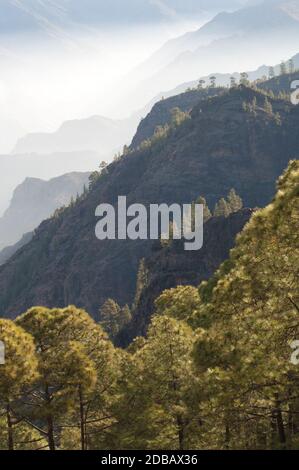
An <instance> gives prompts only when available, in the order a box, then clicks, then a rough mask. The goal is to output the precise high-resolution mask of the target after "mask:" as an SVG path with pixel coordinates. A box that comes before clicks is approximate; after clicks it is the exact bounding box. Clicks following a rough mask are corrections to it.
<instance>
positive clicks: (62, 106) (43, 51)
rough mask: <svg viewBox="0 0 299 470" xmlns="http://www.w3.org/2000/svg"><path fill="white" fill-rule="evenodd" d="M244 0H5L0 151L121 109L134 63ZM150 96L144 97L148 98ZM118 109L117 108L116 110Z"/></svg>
mask: <svg viewBox="0 0 299 470" xmlns="http://www.w3.org/2000/svg"><path fill="white" fill-rule="evenodd" d="M240 3H244V1H242V0H221V1H220V0H209V1H207V0H109V1H107V0H84V1H82V0H59V1H58V0H0V70H1V73H0V128H1V133H0V154H1V153H7V152H9V151H10V150H11V149H12V147H13V146H14V143H15V141H16V139H17V138H18V137H20V136H22V135H23V134H25V133H27V132H41V131H54V130H55V129H56V128H57V127H59V125H60V124H61V123H62V122H63V121H64V120H67V119H74V118H84V117H88V116H91V115H93V114H101V115H105V116H108V117H119V116H125V115H126V114H129V113H130V112H131V111H132V110H133V109H134V103H133V101H132V107H131V109H119V110H118V106H117V97H118V96H121V94H122V88H123V87H126V86H127V84H126V83H125V80H126V79H125V77H126V75H127V73H128V71H129V70H131V69H132V68H134V67H135V66H136V65H137V64H139V63H140V62H142V61H144V60H145V59H146V58H147V57H148V56H149V55H150V54H151V53H152V52H154V51H155V50H156V49H157V48H158V47H160V46H161V45H162V44H163V43H164V42H165V41H167V40H168V39H170V38H172V37H175V36H177V35H180V34H182V33H184V32H186V31H190V30H194V29H196V28H198V27H200V26H201V25H202V24H203V23H204V22H205V21H206V20H208V19H209V18H211V17H212V15H213V14H214V13H215V12H217V11H219V10H220V9H222V8H236V7H237V6H238V5H239V4H240ZM144 104H145V103H144ZM112 110H113V111H112Z"/></svg>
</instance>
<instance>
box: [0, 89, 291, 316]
mask: <svg viewBox="0 0 299 470" xmlns="http://www.w3.org/2000/svg"><path fill="white" fill-rule="evenodd" d="M254 100H256V105H255V109H254V112H251V111H249V110H248V106H247V105H246V106H244V104H248V103H253V102H254ZM269 102H270V103H271V106H272V109H271V110H270V111H269V106H268V111H267V110H265V96H264V95H263V94H261V93H259V92H257V91H254V90H252V89H248V88H241V89H233V90H230V91H228V92H227V93H225V94H224V95H221V96H219V97H214V98H210V99H207V100H204V101H202V102H200V103H199V104H197V105H196V106H195V107H194V109H193V111H192V113H191V119H188V120H186V121H185V122H184V123H183V124H182V125H181V126H180V127H178V128H176V129H175V130H173V131H172V132H171V133H170V135H168V137H166V138H164V139H161V140H160V141H158V142H156V143H155V144H154V145H152V146H151V147H150V148H147V149H145V150H139V151H134V152H132V153H129V154H128V155H126V156H124V157H123V158H122V159H121V160H119V161H117V162H114V163H113V164H111V165H110V166H109V167H108V170H107V173H106V174H104V175H102V177H101V178H100V179H99V180H98V182H97V183H96V184H95V185H94V187H93V189H92V191H91V192H90V193H89V194H88V195H87V197H86V198H85V199H82V200H81V201H80V202H79V203H78V204H76V205H75V206H74V207H72V208H69V209H67V210H66V211H65V212H64V213H63V214H61V215H60V216H59V217H56V218H53V219H51V220H47V221H45V222H43V223H42V224H41V226H40V227H39V229H38V230H37V231H36V234H35V236H34V238H33V240H32V241H31V242H30V243H29V244H27V245H26V246H25V247H23V248H22V249H21V250H20V251H19V252H18V253H17V254H16V255H15V256H14V257H13V258H12V259H11V260H10V261H9V262H8V263H6V264H5V265H4V266H2V267H1V268H0V310H1V313H2V315H5V316H9V317H14V316H16V315H17V314H19V313H21V312H22V311H24V310H25V309H26V308H28V307H30V306H31V305H34V304H39V305H40V304H41V305H47V306H64V305H66V304H69V303H73V304H76V305H78V306H79V307H84V308H86V309H87V310H88V311H89V312H90V313H91V314H92V315H94V316H96V315H97V312H98V309H99V307H100V305H101V304H102V303H103V301H105V300H106V298H107V297H113V298H114V299H115V300H117V301H118V302H119V303H120V304H124V303H130V302H132V300H133V297H134V293H135V286H136V272H137V269H138V265H139V261H140V259H141V258H143V257H147V256H148V255H149V254H150V252H151V246H152V243H151V242H150V241H126V240H125V241H118V240H115V241H113V240H105V241H99V240H97V239H96V237H95V234H94V230H95V224H96V218H95V209H96V207H97V205H98V204H99V203H103V202H105V203H111V204H115V203H116V201H117V197H118V196H119V195H126V196H127V202H128V204H131V203H133V202H138V203H143V204H145V205H146V206H147V205H148V204H150V203H162V202H165V203H173V202H176V203H189V202H190V201H192V200H194V199H195V198H196V197H197V196H198V195H199V194H202V195H204V196H205V197H206V198H207V200H208V203H209V205H210V207H212V206H213V205H214V203H215V202H216V200H218V199H219V198H220V197H222V196H225V195H226V194H227V192H228V191H229V189H230V188H231V187H234V188H235V189H236V190H237V192H238V193H239V194H240V195H241V197H242V198H243V201H244V204H245V206H247V207H255V206H263V205H265V204H266V203H268V202H269V200H270V199H271V198H272V196H273V194H274V191H275V181H276V179H277V178H278V176H279V175H280V174H281V173H282V171H283V169H284V168H285V167H286V166H287V163H288V161H289V160H290V159H292V158H296V157H297V156H298V148H299V134H298V127H299V107H297V106H293V105H292V104H291V103H289V102H287V101H281V100H272V99H269ZM270 108H271V107H270ZM278 113H279V115H278ZM210 256H211V257H213V256H214V255H213V254H211V255H210ZM219 258H220V257H219Z"/></svg>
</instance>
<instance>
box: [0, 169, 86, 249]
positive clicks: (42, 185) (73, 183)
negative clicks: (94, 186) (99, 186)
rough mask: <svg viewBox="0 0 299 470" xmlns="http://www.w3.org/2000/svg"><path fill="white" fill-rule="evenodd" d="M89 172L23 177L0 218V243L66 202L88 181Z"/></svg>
mask: <svg viewBox="0 0 299 470" xmlns="http://www.w3.org/2000/svg"><path fill="white" fill-rule="evenodd" d="M88 177H89V173H69V174H66V175H63V176H59V177H57V178H53V179H51V180H49V181H43V180H41V179H37V178H26V179H25V181H24V182H23V183H22V184H21V185H19V186H18V187H17V188H16V189H15V191H14V193H13V198H12V200H11V203H10V206H9V208H8V209H7V210H6V212H5V213H4V215H3V217H1V218H0V247H5V246H8V245H12V244H14V243H16V242H17V241H18V240H19V239H20V238H21V237H22V235H23V234H24V233H27V232H30V231H32V230H33V229H35V228H36V227H37V226H38V225H39V224H40V223H41V221H42V220H44V219H46V218H47V217H49V216H50V215H52V213H53V212H54V211H55V209H57V208H59V207H61V206H63V205H65V204H69V203H70V200H71V197H76V195H77V193H78V194H81V193H82V191H83V188H84V185H88Z"/></svg>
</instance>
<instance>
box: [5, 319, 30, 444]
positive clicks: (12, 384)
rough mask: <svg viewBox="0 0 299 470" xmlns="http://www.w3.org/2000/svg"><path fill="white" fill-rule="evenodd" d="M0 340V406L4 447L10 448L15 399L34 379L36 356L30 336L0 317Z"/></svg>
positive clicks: (12, 438)
mask: <svg viewBox="0 0 299 470" xmlns="http://www.w3.org/2000/svg"><path fill="white" fill-rule="evenodd" d="M0 341H2V343H3V344H4V347H5V349H4V353H5V356H4V358H5V363H4V364H2V365H1V366H0V368H1V369H0V407H1V416H3V415H5V428H6V434H7V449H8V450H14V448H15V442H14V427H15V426H16V425H17V424H18V423H19V418H18V416H16V415H15V410H14V406H15V402H16V400H17V399H18V398H19V396H20V395H21V394H22V393H24V392H25V390H26V388H27V387H30V386H32V384H33V383H34V382H35V381H36V380H37V377H38V371H37V358H36V355H35V347H34V342H33V338H32V336H31V335H30V334H28V333H26V332H25V331H24V330H23V329H22V328H20V327H19V326H16V325H15V324H14V323H13V322H12V321H10V320H2V319H1V320H0Z"/></svg>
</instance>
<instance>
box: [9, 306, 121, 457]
mask: <svg viewBox="0 0 299 470" xmlns="http://www.w3.org/2000/svg"><path fill="white" fill-rule="evenodd" d="M17 324H18V325H21V326H22V327H23V328H24V329H25V330H26V331H27V332H29V333H30V334H31V335H32V336H33V337H34V340H35V344H36V355H37V358H38V372H39V378H38V380H37V382H36V384H35V387H34V389H32V391H31V393H30V394H29V395H28V396H27V398H26V406H25V407H24V409H23V413H24V415H25V416H27V421H28V422H30V423H31V425H32V426H33V427H34V426H35V422H36V421H38V422H39V428H40V431H41V433H42V434H43V435H44V436H45V437H46V439H47V441H48V445H49V448H50V450H55V449H56V448H57V446H58V435H59V434H60V431H61V430H63V429H64V428H65V426H66V427H68V426H69V425H71V426H73V422H74V421H75V423H76V424H75V427H78V431H79V435H80V442H79V443H78V445H79V446H80V448H84V449H86V448H87V447H88V444H89V440H90V437H89V434H90V432H92V429H93V428H94V427H95V428H96V431H97V432H98V433H99V435H100V432H101V429H102V427H107V425H108V424H109V423H110V422H111V418H110V416H109V412H107V410H106V406H108V403H109V401H110V400H111V387H112V386H113V380H114V379H113V377H114V374H115V373H116V372H117V367H116V364H115V360H114V348H113V346H112V344H111V343H110V342H109V341H108V340H107V336H106V335H105V334H104V332H103V330H102V329H101V327H100V326H99V325H96V323H95V322H94V321H93V320H92V319H91V317H90V316H89V315H88V314H87V313H86V312H85V311H84V310H81V309H76V308H75V307H73V306H70V307H67V308H65V309H52V310H49V309H46V308H43V307H36V308H32V309H30V310H29V311H28V312H26V313H25V314H24V315H21V316H20V317H19V318H18V319H17ZM99 403H101V406H100V407H99V406H98V404H99ZM95 405H96V407H95ZM106 413H107V418H106ZM73 415H75V416H73ZM72 417H73V418H72ZM68 421H71V423H69V422H68ZM89 428H91V430H89Z"/></svg>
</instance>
